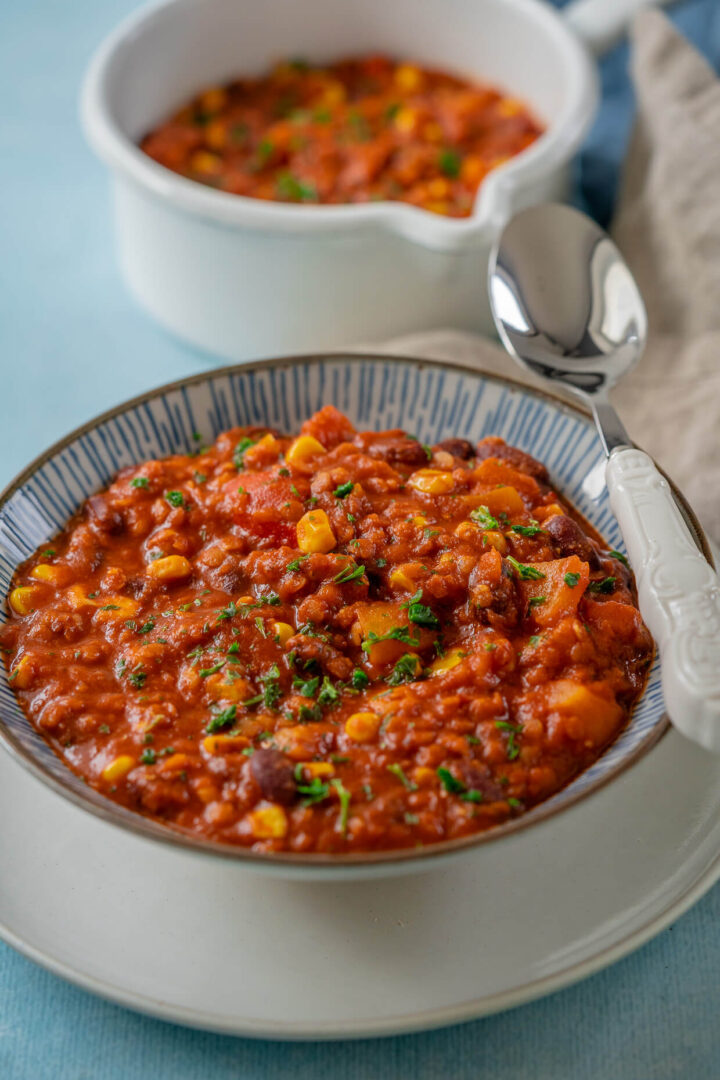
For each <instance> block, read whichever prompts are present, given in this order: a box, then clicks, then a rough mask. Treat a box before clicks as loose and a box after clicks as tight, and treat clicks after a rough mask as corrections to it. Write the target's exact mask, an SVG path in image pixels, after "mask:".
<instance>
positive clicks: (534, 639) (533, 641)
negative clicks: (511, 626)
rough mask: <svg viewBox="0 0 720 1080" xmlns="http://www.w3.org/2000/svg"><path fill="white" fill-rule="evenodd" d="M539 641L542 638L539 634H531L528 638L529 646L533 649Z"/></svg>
mask: <svg viewBox="0 0 720 1080" xmlns="http://www.w3.org/2000/svg"><path fill="white" fill-rule="evenodd" d="M541 641H542V638H541V636H540V635H539V634H533V636H532V637H531V638H530V644H531V645H532V647H533V649H535V648H536V647H537V646H538V645H539V644H540V642H541Z"/></svg>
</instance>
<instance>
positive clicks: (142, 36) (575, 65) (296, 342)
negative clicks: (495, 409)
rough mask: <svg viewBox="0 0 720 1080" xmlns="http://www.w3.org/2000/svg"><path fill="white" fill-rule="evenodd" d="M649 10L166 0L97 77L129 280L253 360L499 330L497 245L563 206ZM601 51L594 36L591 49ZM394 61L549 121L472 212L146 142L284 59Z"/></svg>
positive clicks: (94, 87) (440, 0)
mask: <svg viewBox="0 0 720 1080" xmlns="http://www.w3.org/2000/svg"><path fill="white" fill-rule="evenodd" d="M645 2H647V0H577V2H576V3H574V4H572V5H570V6H569V7H568V8H566V9H565V11H564V12H563V13H562V14H559V13H558V12H557V11H556V10H555V9H553V8H551V7H550V6H548V5H547V4H545V3H542V2H540V0H362V3H359V2H352V3H351V2H349V0H342V2H341V0H293V2H292V3H288V2H287V0H262V3H258V2H257V0H164V2H162V3H160V4H153V5H151V6H149V7H145V8H142V9H141V10H140V11H139V12H137V13H135V14H133V15H132V16H131V17H130V18H128V19H127V20H126V21H125V22H124V23H123V24H122V25H121V26H120V27H118V29H117V30H116V31H115V32H114V33H112V34H111V35H110V36H109V37H108V38H107V39H106V41H105V42H104V43H103V44H102V45H101V46H100V48H99V50H98V51H97V53H96V54H95V56H94V58H93V60H92V62H91V64H90V68H89V71H88V73H87V76H86V79H85V84H84V88H83V93H82V116H83V122H84V127H85V131H86V133H87V137H88V139H89V141H90V143H91V145H92V146H93V147H94V149H95V150H96V152H97V153H98V155H99V156H100V157H101V158H102V159H103V161H105V163H106V164H107V165H108V166H109V167H110V170H111V173H112V176H113V188H114V196H115V213H116V224H117V237H118V246H119V253H120V261H121V264H122V268H123V271H124V274H125V277H126V280H127V282H128V285H129V286H130V289H131V290H132V292H133V293H134V294H135V296H136V297H137V298H138V300H139V301H140V303H141V304H142V305H143V306H144V307H145V308H146V309H147V310H148V311H149V312H150V313H151V314H152V315H154V316H155V317H156V318H157V319H158V320H159V321H160V322H161V323H163V324H164V325H165V326H166V327H167V328H169V329H170V330H172V331H174V332H175V333H176V334H178V335H179V336H180V337H182V338H184V339H186V340H188V341H190V342H192V343H193V344H195V345H198V346H200V347H201V348H203V349H206V350H208V351H210V352H213V353H217V354H219V355H221V356H225V357H229V358H231V359H235V360H242V359H246V358H248V357H250V356H258V355H267V354H272V353H275V354H277V353H283V352H290V351H293V352H299V351H302V350H310V349H325V348H331V347H334V346H337V345H339V344H342V343H348V342H352V341H359V340H361V341H372V340H379V339H382V338H384V337H389V336H391V335H393V334H396V333H402V332H405V331H409V330H420V329H424V328H428V327H432V326H454V327H458V328H466V329H476V330H488V331H489V330H490V328H491V320H490V315H489V311H488V308H487V302H486V299H485V286H484V282H485V276H486V270H487V259H488V254H489V250H490V246H491V244H492V242H493V239H494V238H495V237H496V235H497V233H498V231H499V229H500V228H501V227H502V225H503V223H504V222H505V221H506V220H507V218H508V217H509V216H510V215H511V214H512V213H514V212H515V211H516V210H518V209H520V208H522V207H524V206H527V205H530V204H532V203H537V202H541V201H545V200H561V199H563V198H564V197H566V195H567V192H568V187H569V169H570V162H571V159H572V158H573V156H574V154H575V153H576V151H577V150H578V148H579V146H580V144H581V142H582V140H583V138H584V136H585V134H586V132H587V130H588V128H589V126H590V124H591V122H592V119H593V116H594V114H595V109H596V105H597V99H598V90H597V75H596V68H595V64H594V62H593V60H592V58H591V56H590V53H589V51H588V48H587V45H590V47H591V48H593V49H595V50H598V49H601V48H603V47H605V46H606V45H607V44H609V43H610V41H612V40H613V39H614V38H615V36H617V34H619V33H620V32H621V31H622V29H623V27H624V25H625V23H626V21H627V19H628V17H629V15H630V14H631V12H632V11H633V10H635V9H636V8H638V7H640V6H643V4H644V3H645ZM581 39H584V42H583V40H581ZM367 52H385V53H388V54H391V55H395V56H398V57H403V58H409V59H413V60H416V61H418V62H419V63H422V64H428V65H431V66H432V65H434V66H437V67H440V68H446V69H449V70H452V71H456V72H459V73H461V74H464V75H467V76H470V77H475V78H477V79H480V80H484V81H488V82H490V83H493V84H495V85H497V86H498V87H499V88H501V89H503V90H505V91H506V92H508V93H510V94H511V95H512V96H514V97H519V98H521V99H523V100H525V101H526V102H527V103H528V104H530V106H531V107H532V108H533V110H534V111H535V113H536V114H537V115H538V116H539V117H540V119H541V120H542V121H543V122H544V123H545V124H546V125H547V130H546V132H545V134H544V135H543V136H542V137H541V138H540V139H538V140H537V142H536V143H534V144H533V145H532V146H531V147H530V148H529V149H528V150H526V151H525V152H523V153H522V154H520V155H518V156H517V157H516V158H514V159H512V160H510V161H508V162H507V163H506V164H505V165H503V166H501V167H500V168H498V169H496V170H495V171H494V172H492V173H491V174H490V175H489V176H488V178H487V179H486V180H485V182H484V183H483V185H482V187H481V190H480V192H479V195H478V198H477V200H476V205H475V208H474V211H473V213H472V215H471V216H470V217H469V218H465V219H459V220H458V219H455V220H452V219H448V218H444V217H442V216H440V215H437V214H433V213H430V212H428V211H425V210H421V209H418V208H416V207H412V206H409V205H407V204H403V203H400V202H383V203H371V204H367V205H352V206H307V205H303V206H294V205H289V204H283V203H269V202H265V201H261V200H255V199H249V198H244V197H240V196H237V195H231V194H226V193H222V192H218V191H215V190H213V189H211V188H208V187H205V186H203V185H201V184H197V183H194V182H193V181H190V180H186V179H185V178H183V177H181V176H179V175H177V174H175V173H173V172H171V171H169V170H167V169H165V168H163V167H162V166H160V165H158V164H157V163H156V162H154V161H153V160H151V159H150V158H149V157H147V155H145V154H144V153H142V151H141V150H140V149H139V148H138V146H137V142H138V140H139V139H140V138H141V137H142V136H143V135H144V134H145V133H146V132H147V131H148V130H149V129H150V128H152V127H153V126H154V125H156V124H157V123H159V122H160V121H161V120H163V119H164V118H165V117H166V116H167V115H168V114H169V113H171V112H172V111H173V110H174V109H176V108H177V107H179V106H180V105H181V104H182V103H183V102H185V101H186V100H188V99H189V98H191V97H192V96H193V95H194V94H195V93H196V92H197V91H198V90H199V89H201V88H202V87H204V86H207V85H210V84H216V83H222V82H224V81H228V80H230V79H232V78H234V77H237V76H238V75H241V74H247V75H257V74H261V73H262V72H263V71H264V70H266V69H267V67H268V66H269V65H270V64H272V63H273V62H274V61H276V60H278V59H279V58H283V57H287V56H290V57H294V56H302V57H305V58H307V59H309V60H314V61H329V60H333V59H336V58H341V57H345V56H349V55H360V54H363V53H367Z"/></svg>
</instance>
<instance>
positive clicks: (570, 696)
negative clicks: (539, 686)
mask: <svg viewBox="0 0 720 1080" xmlns="http://www.w3.org/2000/svg"><path fill="white" fill-rule="evenodd" d="M545 694H546V700H547V704H548V709H549V711H550V712H551V713H555V714H557V715H556V717H552V716H551V720H550V725H549V734H550V738H551V739H555V738H562V737H563V736H565V737H567V738H569V739H572V740H573V741H574V742H581V743H583V744H584V745H585V746H602V744H603V743H605V742H607V740H608V739H609V738H610V737H611V736H612V734H613V732H614V730H615V728H616V727H617V725H618V724H619V722H620V719H621V717H622V708H621V707H620V706H619V705H618V703H617V701H616V700H615V698H614V696H613V694H612V691H610V690H609V689H608V687H607V686H606V685H605V684H604V683H595V684H594V685H593V686H592V688H591V687H588V686H585V685H584V684H583V683H577V682H574V681H573V680H572V679H558V680H557V681H556V682H553V683H549V684H548V685H547V686H546V688H545Z"/></svg>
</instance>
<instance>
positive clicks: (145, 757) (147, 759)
mask: <svg viewBox="0 0 720 1080" xmlns="http://www.w3.org/2000/svg"><path fill="white" fill-rule="evenodd" d="M140 761H141V762H142V763H143V765H154V764H155V762H156V761H157V754H156V753H155V751H154V750H151V749H150V748H148V749H147V750H143V752H142V754H141V755H140Z"/></svg>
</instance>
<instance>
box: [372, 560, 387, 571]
mask: <svg viewBox="0 0 720 1080" xmlns="http://www.w3.org/2000/svg"><path fill="white" fill-rule="evenodd" d="M375 565H376V566H379V567H380V569H381V570H382V568H383V566H387V559H376V560H375Z"/></svg>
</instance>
